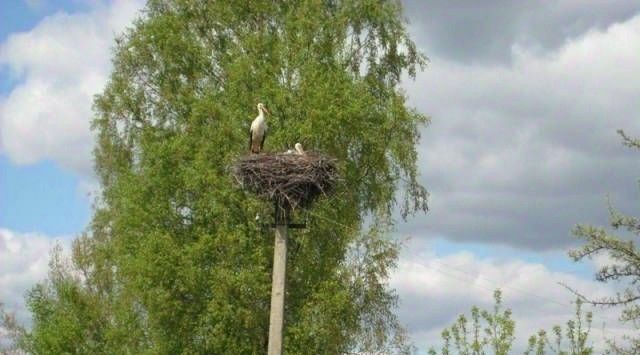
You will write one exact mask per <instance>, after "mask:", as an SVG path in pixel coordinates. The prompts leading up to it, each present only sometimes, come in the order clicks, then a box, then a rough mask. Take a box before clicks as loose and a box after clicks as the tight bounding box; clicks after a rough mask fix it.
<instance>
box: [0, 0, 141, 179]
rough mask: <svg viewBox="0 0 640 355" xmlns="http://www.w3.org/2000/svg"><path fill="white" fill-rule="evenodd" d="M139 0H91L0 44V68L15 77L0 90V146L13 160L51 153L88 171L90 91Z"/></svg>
mask: <svg viewBox="0 0 640 355" xmlns="http://www.w3.org/2000/svg"><path fill="white" fill-rule="evenodd" d="M140 7H141V1H125V0H118V1H114V2H111V3H101V2H100V3H97V5H96V7H95V8H94V9H93V10H92V11H90V12H87V13H77V14H67V13H63V12H59V13H56V14H55V15H52V16H48V17H46V18H44V19H43V20H42V21H41V22H40V23H39V24H38V25H37V26H36V27H35V28H33V29H32V30H30V31H28V32H24V33H14V34H11V35H10V36H9V37H8V38H7V40H6V41H5V42H4V43H2V44H0V67H4V68H5V69H7V70H8V71H9V74H10V78H11V80H12V81H13V82H14V83H15V85H14V86H13V88H12V89H11V91H10V92H8V93H7V94H6V95H3V96H0V152H1V153H3V154H6V155H7V156H9V157H10V158H11V160H12V161H14V162H16V163H18V164H33V163H36V162H38V161H41V160H45V159H50V160H53V161H55V162H57V163H59V164H60V165H61V166H63V167H65V168H67V169H70V170H72V171H74V172H77V173H79V174H81V175H82V176H90V175H91V172H92V163H91V150H92V148H93V137H92V135H91V133H90V130H89V124H90V120H91V117H92V112H91V105H92V100H93V96H94V95H95V94H97V93H98V92H100V91H101V90H102V88H103V87H104V84H105V83H106V80H107V78H108V75H109V71H110V69H111V62H110V59H111V47H112V42H113V39H114V37H115V36H116V34H119V33H121V32H122V31H123V30H124V28H125V27H126V26H127V25H128V24H129V23H130V22H131V21H132V19H133V18H134V16H135V14H136V11H137V10H138V9H139V8H140Z"/></svg>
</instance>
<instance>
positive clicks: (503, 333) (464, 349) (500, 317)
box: [429, 290, 515, 355]
mask: <svg viewBox="0 0 640 355" xmlns="http://www.w3.org/2000/svg"><path fill="white" fill-rule="evenodd" d="M493 299H494V301H495V304H494V306H493V310H492V311H491V312H490V311H486V310H481V309H480V308H478V307H476V306H474V307H473V308H471V322H469V320H468V319H467V317H466V316H465V315H464V314H462V315H460V316H459V317H458V319H457V320H456V321H455V323H453V325H451V327H449V328H445V329H444V330H443V331H442V340H443V346H442V349H441V351H440V353H441V354H442V355H448V354H459V355H480V354H486V353H487V349H489V351H491V352H490V353H491V354H495V355H508V354H509V353H510V350H511V347H512V345H513V341H514V339H515V337H514V335H513V333H514V331H515V322H514V321H513V319H511V310H510V309H503V306H502V292H501V291H500V290H496V291H494V293H493ZM429 354H431V355H436V354H437V352H436V350H435V349H431V350H429Z"/></svg>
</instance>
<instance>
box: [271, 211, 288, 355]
mask: <svg viewBox="0 0 640 355" xmlns="http://www.w3.org/2000/svg"><path fill="white" fill-rule="evenodd" d="M276 208H282V207H280V206H277V205H276ZM278 212H281V213H282V214H281V215H280V216H278V215H279V213H278ZM283 215H284V216H283ZM278 217H280V218H278ZM283 217H284V218H283ZM287 217H288V213H287V211H282V210H281V211H276V226H275V227H276V242H275V246H274V248H273V276H272V277H273V279H272V284H271V313H270V316H269V352H268V355H281V354H282V329H283V323H284V296H285V291H286V287H285V281H286V270H287V232H288V231H287V228H288V226H287V223H288V222H289V221H288V218H287Z"/></svg>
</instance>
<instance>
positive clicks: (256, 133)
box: [249, 104, 269, 154]
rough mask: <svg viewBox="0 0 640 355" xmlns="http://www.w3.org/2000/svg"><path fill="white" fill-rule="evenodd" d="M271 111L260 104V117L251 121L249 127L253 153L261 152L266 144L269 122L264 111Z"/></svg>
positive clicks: (250, 144) (250, 145)
mask: <svg viewBox="0 0 640 355" xmlns="http://www.w3.org/2000/svg"><path fill="white" fill-rule="evenodd" d="M265 112H266V113H269V111H268V110H267V108H266V107H264V105H263V104H258V117H256V118H255V119H254V120H253V122H251V129H249V149H250V150H251V153H256V154H257V153H260V151H261V150H262V147H263V146H264V139H265V138H266V137H267V122H266V121H265V118H264V113H265Z"/></svg>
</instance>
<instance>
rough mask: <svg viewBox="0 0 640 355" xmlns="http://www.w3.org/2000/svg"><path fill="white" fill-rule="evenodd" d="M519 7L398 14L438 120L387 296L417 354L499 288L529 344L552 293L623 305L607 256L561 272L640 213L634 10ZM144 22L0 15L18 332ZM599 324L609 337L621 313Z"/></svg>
mask: <svg viewBox="0 0 640 355" xmlns="http://www.w3.org/2000/svg"><path fill="white" fill-rule="evenodd" d="M523 4H524V5H523V6H519V7H511V6H508V5H507V4H506V3H504V2H501V1H498V0H495V1H487V2H484V3H483V5H482V7H480V8H475V7H476V6H477V5H476V3H475V2H473V1H471V2H465V1H461V2H450V1H446V0H430V1H418V0H408V1H405V6H406V8H407V9H408V11H407V15H408V17H409V19H410V21H411V25H410V30H411V32H412V35H413V37H414V39H415V41H416V43H417V44H418V46H419V48H420V49H421V50H422V51H424V52H425V53H426V54H427V55H428V56H429V58H430V64H429V67H428V68H427V70H426V71H424V72H423V73H419V74H418V76H417V77H416V80H415V81H409V80H407V81H405V82H404V83H403V89H404V90H406V93H407V96H408V102H409V103H410V104H411V105H412V106H414V107H415V108H416V109H418V110H419V111H421V112H423V113H425V114H427V115H429V116H431V118H432V122H431V124H430V125H429V126H428V127H425V128H424V130H423V135H422V137H423V138H422V143H421V144H420V146H419V147H418V152H419V169H420V172H421V179H422V180H421V181H422V182H423V183H424V185H425V186H426V187H427V189H428V190H429V191H430V193H431V201H430V208H431V211H430V212H429V213H428V214H427V215H424V216H418V217H416V218H413V219H411V220H409V221H407V222H406V223H400V224H399V225H398V235H400V236H403V237H404V236H408V237H410V239H409V241H408V242H407V243H406V248H405V249H404V251H403V252H402V255H401V258H400V260H399V267H398V271H397V272H396V273H395V274H394V275H393V276H392V278H391V281H390V282H391V285H392V286H394V287H396V289H397V290H398V293H399V295H400V297H401V306H400V309H399V314H400V317H401V320H402V321H403V322H404V323H405V324H407V326H408V329H409V332H410V334H411V336H412V337H413V339H414V341H415V342H416V344H417V345H418V346H419V347H421V348H425V347H426V346H427V345H429V344H434V343H436V342H437V341H438V334H439V332H440V330H441V329H442V328H443V327H444V326H446V325H447V324H448V323H449V322H450V321H451V320H453V319H454V317H455V316H457V315H458V314H459V313H461V312H464V311H466V310H468V308H469V307H470V306H471V305H473V304H478V305H480V306H488V305H490V303H491V290H492V289H495V288H498V287H500V288H502V289H503V290H504V291H505V303H506V304H507V305H508V306H511V307H513V308H514V314H515V316H516V318H517V319H519V324H521V328H522V330H521V332H522V334H524V335H528V334H530V333H532V332H533V331H535V330H537V329H538V328H540V327H546V328H549V327H550V326H552V325H553V324H556V323H562V322H564V321H566V320H567V319H568V318H569V317H570V316H571V313H572V309H571V307H570V306H567V307H564V308H562V307H559V304H560V305H562V304H568V302H570V300H571V298H572V297H571V295H570V294H568V293H567V292H566V290H564V289H563V288H562V287H561V286H559V285H558V283H559V282H563V283H567V284H570V285H572V286H575V287H577V288H579V289H581V290H585V292H589V293H591V294H594V295H595V294H599V295H605V294H610V293H611V292H612V291H613V289H612V288H611V287H608V286H605V285H600V284H597V283H595V282H593V277H592V273H593V271H594V267H595V266H598V265H601V263H603V262H606V260H607V259H606V257H603V258H599V259H596V260H593V261H592V262H586V263H581V264H575V263H573V262H572V261H571V260H569V259H568V258H567V256H566V252H567V250H568V249H570V248H572V247H575V246H576V245H577V244H576V241H575V240H574V239H573V238H572V237H571V228H572V227H573V226H574V225H575V224H576V223H583V222H587V223H593V224H598V225H605V224H606V223H607V210H606V208H607V206H606V197H607V196H610V197H611V200H612V203H613V204H614V205H615V206H616V207H618V208H620V209H622V210H623V211H625V212H629V213H631V214H636V215H638V213H637V212H638V211H637V201H638V196H640V195H639V194H638V189H637V183H636V182H637V179H638V177H640V166H639V165H638V164H637V162H638V154H637V152H633V151H630V150H629V149H627V148H625V147H623V146H622V145H621V144H620V140H619V138H618V137H617V136H616V133H615V131H616V130H617V129H620V128H623V129H625V130H627V131H628V132H629V133H630V134H632V135H640V109H639V108H638V105H637V102H638V101H640V84H639V83H640V78H639V77H638V73H640V6H639V5H638V3H637V1H625V0H616V1H612V2H592V3H590V6H584V5H581V4H580V2H572V1H566V2H558V3H554V4H546V5H544V6H537V5H536V6H533V2H530V3H528V2H525V3H523ZM140 7H141V1H140V0H138V1H126V0H113V1H106V0H105V1H98V0H91V1H90V0H86V1H84V0H70V1H45V0H31V1H19V0H12V1H3V2H0V16H1V18H0V237H1V238H2V239H1V240H0V259H1V260H9V261H8V263H14V264H13V265H9V266H7V265H6V264H1V263H0V302H4V303H5V304H7V305H8V306H9V308H11V309H12V310H14V311H16V312H18V314H19V316H20V319H22V320H25V321H28V314H27V313H26V312H25V311H24V304H23V301H22V295H23V293H24V291H25V289H26V287H28V285H32V284H34V283H35V282H37V281H38V280H42V278H43V277H45V275H46V261H47V258H48V252H47V251H48V250H49V248H50V247H51V246H52V243H54V241H56V240H58V241H60V240H62V242H63V244H65V243H66V244H65V245H68V241H69V238H71V237H73V236H75V235H77V234H78V233H80V232H82V231H83V230H84V229H85V228H86V226H87V223H88V222H89V221H90V218H91V203H92V199H93V197H91V196H90V195H89V193H90V192H92V191H95V190H96V181H95V177H94V176H93V173H92V162H91V158H90V157H91V148H92V145H93V138H92V135H91V133H90V132H89V129H88V127H89V124H88V122H89V120H90V118H91V99H92V96H93V94H95V93H98V92H100V90H101V88H102V86H103V85H104V82H105V80H106V78H107V77H108V74H109V70H110V47H111V43H112V41H113V36H114V35H115V34H116V33H119V32H120V31H122V30H123V29H124V28H125V26H127V25H128V24H129V23H130V22H131V20H132V19H133V17H134V16H135V14H136V11H137V9H139V8H140ZM460 7H464V8H465V9H466V10H469V11H463V12H461V11H460ZM461 13H464V14H465V15H464V16H462V17H461ZM7 245H12V247H11V248H9V247H7ZM12 270H29V272H27V273H25V274H20V275H19V276H18V275H17V274H12V272H14V271H12ZM3 276H7V277H5V278H4V279H3ZM3 280H10V281H3ZM11 280H13V281H11ZM3 282H5V283H3ZM541 310H542V311H541ZM518 317H520V318H518ZM604 318H606V319H608V320H609V321H608V323H609V324H612V322H611V319H615V318H616V313H615V311H610V312H608V313H606V314H603V319H604ZM623 329H624V327H623V326H622V325H619V324H612V325H611V332H613V333H615V334H617V333H616V332H622V331H623ZM519 338H523V336H522V335H520V336H519ZM597 341H599V342H600V343H601V342H602V336H600V338H598V340H597Z"/></svg>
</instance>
